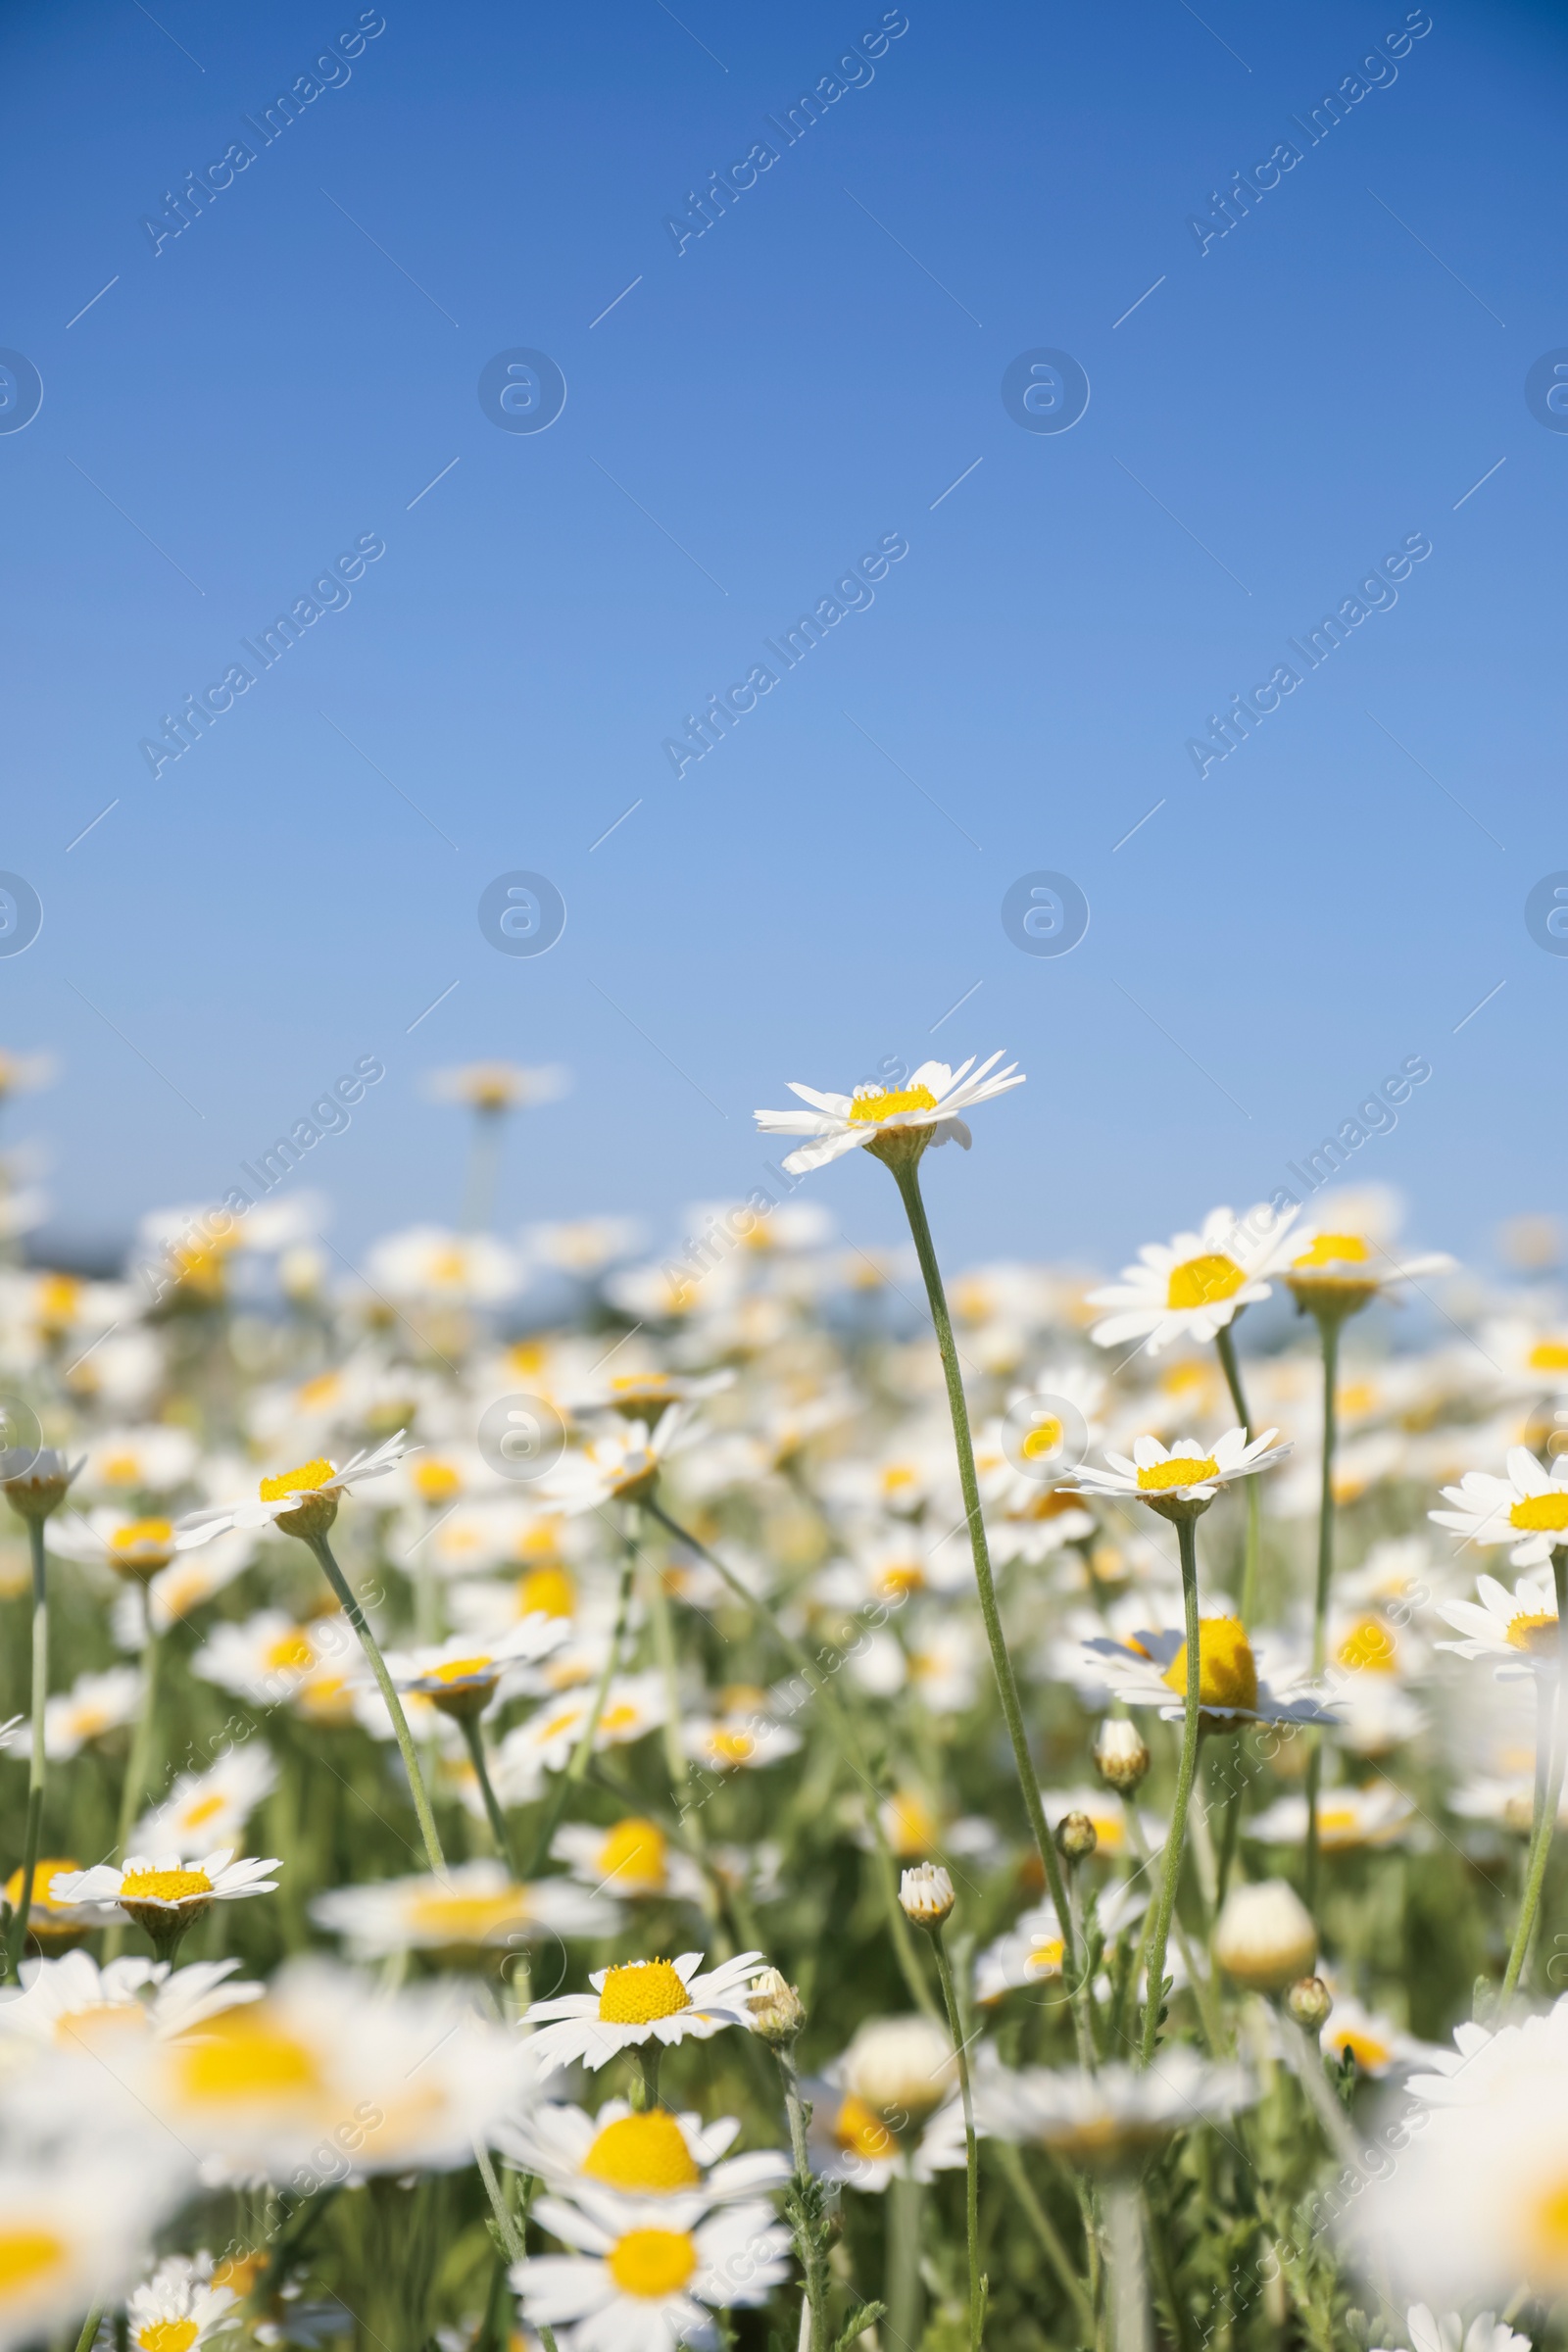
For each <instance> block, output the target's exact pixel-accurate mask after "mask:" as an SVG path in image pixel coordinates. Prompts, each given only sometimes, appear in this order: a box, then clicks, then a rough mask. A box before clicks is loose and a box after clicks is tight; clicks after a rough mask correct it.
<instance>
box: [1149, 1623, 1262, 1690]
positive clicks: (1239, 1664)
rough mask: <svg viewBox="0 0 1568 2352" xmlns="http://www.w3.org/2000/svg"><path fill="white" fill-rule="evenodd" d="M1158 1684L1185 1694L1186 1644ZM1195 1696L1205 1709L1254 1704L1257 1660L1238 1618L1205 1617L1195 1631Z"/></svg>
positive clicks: (1182, 1646)
mask: <svg viewBox="0 0 1568 2352" xmlns="http://www.w3.org/2000/svg"><path fill="white" fill-rule="evenodd" d="M1160 1681H1161V1682H1162V1683H1164V1684H1165V1685H1166V1686H1167V1688H1168V1689H1170V1690H1172V1691H1178V1692H1180V1693H1181V1694H1182V1695H1183V1696H1185V1695H1186V1691H1187V1644H1186V1642H1183V1643H1182V1645H1181V1647H1180V1649H1179V1650H1178V1651H1177V1652H1176V1655H1175V1656H1174V1657H1173V1658H1172V1660H1171V1662H1170V1664H1169V1665H1168V1666H1167V1667H1166V1669H1165V1671H1164V1673H1163V1674H1162V1675H1161V1676H1160ZM1198 1694H1199V1698H1200V1701H1201V1704H1202V1705H1203V1706H1205V1707H1245V1708H1247V1709H1249V1710H1250V1709H1251V1708H1253V1707H1255V1706H1256V1705H1257V1661H1256V1659H1255V1658H1254V1657H1253V1655H1252V1645H1251V1643H1250V1642H1249V1641H1248V1639H1247V1629H1246V1627H1245V1626H1244V1625H1243V1624H1242V1621H1241V1619H1240V1618H1239V1617H1205V1618H1204V1619H1203V1620H1202V1621H1201V1624H1200V1626H1199V1628H1198Z"/></svg>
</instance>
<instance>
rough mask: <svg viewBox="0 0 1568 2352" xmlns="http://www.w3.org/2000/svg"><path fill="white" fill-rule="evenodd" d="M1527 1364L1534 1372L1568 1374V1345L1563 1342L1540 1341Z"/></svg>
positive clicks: (1527, 1357)
mask: <svg viewBox="0 0 1568 2352" xmlns="http://www.w3.org/2000/svg"><path fill="white" fill-rule="evenodd" d="M1525 1362H1526V1364H1527V1365H1528V1366H1529V1368H1530V1370H1531V1371H1532V1372H1568V1344H1565V1343H1564V1342H1563V1341H1561V1340H1538V1341H1537V1342H1536V1344H1535V1346H1534V1347H1533V1348H1531V1350H1530V1353H1529V1354H1528V1355H1527V1356H1526V1357H1525Z"/></svg>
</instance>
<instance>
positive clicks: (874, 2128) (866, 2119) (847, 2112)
mask: <svg viewBox="0 0 1568 2352" xmlns="http://www.w3.org/2000/svg"><path fill="white" fill-rule="evenodd" d="M833 2136H834V2138H835V2139H836V2140H837V2141H838V2144H839V2146H840V2147H841V2148H842V2149H843V2150H844V2152H845V2154H846V2155H847V2156H865V2157H869V2159H870V2160H871V2162H872V2163H873V2164H875V2163H876V2162H877V2161H878V2160H879V2159H880V2158H883V2157H887V2156H892V2155H894V2154H895V2153H896V2152H897V2151H896V2149H895V2147H894V2142H893V2134H892V2132H891V2131H889V2130H888V2128H887V2126H886V2124H885V2123H884V2122H883V2121H882V2119H881V2117H880V2116H879V2115H873V2114H872V2112H871V2110H870V2108H869V2107H868V2106H867V2105H866V2103H865V2101H864V2100H863V2099H858V2098H857V2097H856V2096H855V2094H854V2092H853V2091H852V2092H851V2093H850V2096H849V2097H848V2098H847V2099H846V2100H845V2101H844V2104H843V2105H842V2107H840V2109H839V2111H838V2114H837V2115H836V2116H835V2117H834V2119H833Z"/></svg>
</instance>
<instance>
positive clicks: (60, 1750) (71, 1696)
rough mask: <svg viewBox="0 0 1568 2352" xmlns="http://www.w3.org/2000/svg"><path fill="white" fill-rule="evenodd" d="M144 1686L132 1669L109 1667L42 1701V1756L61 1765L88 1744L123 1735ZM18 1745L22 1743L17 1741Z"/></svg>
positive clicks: (139, 1675)
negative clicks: (121, 1733)
mask: <svg viewBox="0 0 1568 2352" xmlns="http://www.w3.org/2000/svg"><path fill="white" fill-rule="evenodd" d="M143 1688H144V1685H143V1681H142V1677H141V1674H140V1672H139V1670H138V1669H137V1668H136V1667H134V1666H111V1667H109V1668H108V1670H107V1671H106V1672H105V1673H103V1674H78V1675H77V1677H76V1679H75V1681H74V1682H73V1684H72V1686H71V1689H70V1690H69V1691H59V1692H57V1693H56V1695H55V1696H54V1697H53V1698H50V1699H46V1700H45V1701H44V1710H43V1745H44V1754H45V1755H46V1756H47V1757H48V1758H49V1760H50V1762H51V1763H64V1762H65V1761H66V1759H67V1758H68V1757H71V1756H74V1755H77V1754H79V1752H80V1751H81V1749H82V1748H84V1747H85V1746H86V1745H87V1743H88V1741H89V1740H101V1739H102V1738H103V1736H104V1734H105V1733H106V1732H118V1731H123V1728H124V1726H125V1725H126V1724H127V1723H129V1722H131V1721H132V1719H133V1718H134V1716H135V1715H136V1713H137V1711H138V1709H139V1706H140V1702H141V1695H142V1691H143ZM16 1744H17V1745H19V1746H20V1745H21V1744H22V1741H21V1739H20V1738H19V1739H18V1740H17V1742H16Z"/></svg>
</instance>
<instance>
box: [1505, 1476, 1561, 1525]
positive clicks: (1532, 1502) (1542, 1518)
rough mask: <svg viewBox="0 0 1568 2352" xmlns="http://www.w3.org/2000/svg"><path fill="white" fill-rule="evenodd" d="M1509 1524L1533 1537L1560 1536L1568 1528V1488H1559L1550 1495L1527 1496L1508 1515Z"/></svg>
mask: <svg viewBox="0 0 1568 2352" xmlns="http://www.w3.org/2000/svg"><path fill="white" fill-rule="evenodd" d="M1508 1524H1509V1526H1510V1527H1522V1528H1525V1529H1527V1530H1528V1531H1529V1532H1530V1533H1531V1534H1532V1535H1559V1534H1560V1533H1561V1532H1562V1530H1563V1529H1564V1528H1565V1527H1568V1487H1559V1488H1557V1489H1556V1490H1555V1492H1554V1493H1552V1494H1550V1495H1526V1496H1525V1498H1524V1500H1523V1502H1516V1503H1515V1504H1514V1506H1513V1508H1512V1510H1511V1511H1510V1512H1509V1513H1508Z"/></svg>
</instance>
